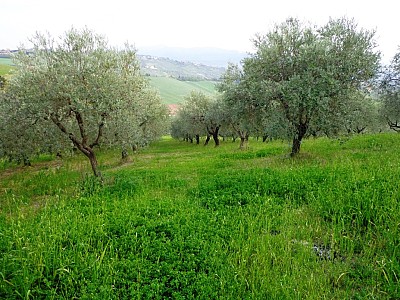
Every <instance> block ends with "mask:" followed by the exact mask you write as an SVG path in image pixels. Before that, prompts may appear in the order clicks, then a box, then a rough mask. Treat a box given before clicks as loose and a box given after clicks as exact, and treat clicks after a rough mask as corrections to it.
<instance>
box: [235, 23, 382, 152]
mask: <svg viewBox="0 0 400 300" xmlns="http://www.w3.org/2000/svg"><path fill="white" fill-rule="evenodd" d="M254 45H255V48H256V52H255V53H254V54H253V55H251V56H250V57H248V58H246V59H245V60H244V65H243V70H244V73H245V75H246V77H248V78H250V80H251V81H253V82H255V83H257V84H258V89H257V91H256V93H257V95H262V96H257V97H256V99H257V101H258V102H257V103H256V104H257V105H259V106H263V107H265V109H267V110H270V109H274V110H275V111H276V112H277V113H279V114H282V115H283V116H284V118H285V120H286V124H285V126H286V128H287V132H289V134H290V135H291V139H292V150H291V155H295V154H297V153H298V152H299V151H300V147H301V142H302V139H303V138H304V137H305V136H306V135H307V134H309V131H310V128H311V125H312V124H314V126H315V125H319V126H321V127H323V130H324V131H329V130H330V129H331V128H334V127H337V126H339V124H334V123H331V122H328V121H332V122H342V121H343V120H342V119H341V118H336V117H335V118H332V116H339V115H340V112H341V109H342V108H343V107H347V104H346V102H347V101H348V98H349V97H348V95H349V94H352V93H353V92H354V91H355V90H358V89H359V88H360V87H361V85H362V84H363V83H365V82H366V81H368V80H370V79H371V78H372V77H373V76H374V75H375V74H376V71H377V69H378V63H379V58H380V54H379V53H378V52H376V51H375V50H374V48H375V42H374V32H372V31H367V30H363V29H358V28H357V25H356V24H355V23H354V21H353V20H348V19H338V20H330V21H329V22H328V23H327V24H326V25H325V26H322V27H320V28H318V27H316V26H311V25H304V24H302V23H301V22H300V21H298V20H296V19H288V20H287V21H286V22H284V23H282V24H280V25H276V26H275V28H274V29H273V30H271V31H270V32H269V33H267V34H266V35H265V36H257V37H256V38H255V40H254ZM243 101H247V100H246V98H243ZM252 101H253V102H254V99H252ZM316 120H321V121H324V123H323V124H316V123H317V122H316Z"/></svg>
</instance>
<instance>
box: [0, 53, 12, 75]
mask: <svg viewBox="0 0 400 300" xmlns="http://www.w3.org/2000/svg"><path fill="white" fill-rule="evenodd" d="M12 65H13V62H12V60H11V58H3V57H0V75H6V74H8V73H10V71H11V69H12Z"/></svg>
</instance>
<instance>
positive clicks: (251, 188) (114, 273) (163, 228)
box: [0, 134, 400, 299]
mask: <svg viewBox="0 0 400 300" xmlns="http://www.w3.org/2000/svg"><path fill="white" fill-rule="evenodd" d="M399 142H400V137H399V136H397V135H395V134H381V135H365V136H357V137H353V138H351V139H349V140H346V141H340V140H328V139H315V140H313V139H310V140H307V141H305V142H304V144H303V146H302V147H303V148H302V149H303V153H301V154H300V155H299V156H298V157H296V158H290V157H288V156H287V155H286V154H287V153H288V152H289V148H288V145H287V144H284V143H281V142H272V143H268V144H263V143H261V142H257V141H251V143H250V148H249V150H247V151H239V150H238V149H237V148H238V145H237V144H235V143H231V142H224V143H222V145H221V146H220V147H219V148H211V147H203V146H199V145H193V144H186V143H183V142H178V141H174V140H171V139H164V140H162V141H160V142H158V143H156V144H154V145H153V146H152V147H150V148H149V149H145V150H143V151H142V152H140V153H139V154H137V155H135V156H133V157H132V158H131V160H132V162H131V163H127V164H122V163H121V162H119V161H118V159H115V158H114V157H115V153H111V152H107V153H101V155H100V157H99V161H100V162H101V164H102V165H103V173H104V174H105V183H104V184H100V183H99V182H98V181H96V180H95V179H93V178H92V177H91V176H82V175H80V174H82V172H85V171H86V172H88V173H89V171H90V170H89V168H90V167H89V166H88V165H87V164H86V161H85V160H82V159H80V158H71V159H67V160H65V161H63V162H57V163H54V161H48V162H47V163H45V162H41V163H38V164H36V165H35V164H34V167H32V168H30V169H22V170H21V169H19V168H15V167H12V166H8V165H7V166H4V167H3V168H1V169H0V180H1V181H0V188H1V190H0V193H1V194H0V205H1V209H0V298H4V299H19V298H26V299H29V298H32V299H34V298H50V299H52V298H54V299H62V298H65V299H73V298H79V299H166V298H171V299H398V298H400V288H399V286H400V284H399V276H400V253H399V251H400V250H399V245H400V241H399V237H400V232H399V230H400V208H399V198H400V194H399V193H400V192H399V185H398V182H399V179H400V168H399V167H400V158H399V157H398V153H397V152H398V151H397V145H398V143H399Z"/></svg>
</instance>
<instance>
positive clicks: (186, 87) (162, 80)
mask: <svg viewBox="0 0 400 300" xmlns="http://www.w3.org/2000/svg"><path fill="white" fill-rule="evenodd" d="M148 78H149V79H150V85H151V86H152V87H154V88H155V89H156V90H157V91H158V92H159V93H160V96H161V98H162V99H163V102H164V103H166V104H178V103H181V102H183V100H184V98H185V97H186V96H188V95H189V94H190V92H191V91H193V90H196V91H201V92H203V93H204V94H206V95H209V96H212V95H215V93H216V91H215V82H213V81H180V80H177V79H174V78H170V77H148Z"/></svg>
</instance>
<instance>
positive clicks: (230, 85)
mask: <svg viewBox="0 0 400 300" xmlns="http://www.w3.org/2000/svg"><path fill="white" fill-rule="evenodd" d="M221 79H222V80H221V82H220V83H219V84H218V86H217V89H218V91H219V92H220V93H221V94H222V96H221V97H222V101H223V102H224V105H223V107H224V110H225V111H226V116H225V122H226V123H227V124H229V126H230V127H231V128H233V130H234V131H235V132H236V133H237V134H238V135H239V137H240V149H244V148H245V147H246V145H247V142H248V138H249V136H250V133H251V132H256V131H257V130H258V128H259V125H260V124H261V120H262V118H263V116H264V114H265V109H264V108H263V107H261V106H260V105H259V96H260V95H259V94H258V93H257V91H258V90H257V86H256V84H255V82H254V81H251V80H249V78H248V77H247V75H246V74H245V73H243V71H242V70H241V69H240V67H239V66H238V65H234V64H230V65H229V66H228V69H227V70H226V72H225V73H224V74H223V76H222V78H221Z"/></svg>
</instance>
